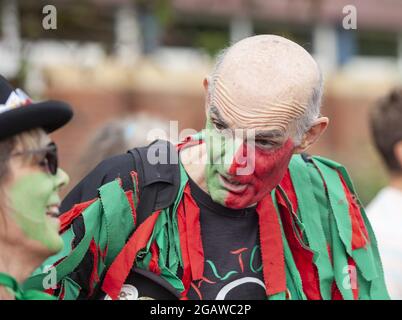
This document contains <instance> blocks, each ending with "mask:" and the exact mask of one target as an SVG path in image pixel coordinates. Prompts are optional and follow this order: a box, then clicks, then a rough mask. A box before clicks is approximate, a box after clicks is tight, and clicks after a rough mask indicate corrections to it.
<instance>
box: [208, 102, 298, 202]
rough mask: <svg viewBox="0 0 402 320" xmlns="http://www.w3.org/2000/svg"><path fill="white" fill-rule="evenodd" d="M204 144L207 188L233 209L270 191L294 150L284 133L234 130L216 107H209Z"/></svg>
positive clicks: (281, 175) (215, 198) (215, 197)
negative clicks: (206, 159) (205, 149)
mask: <svg viewBox="0 0 402 320" xmlns="http://www.w3.org/2000/svg"><path fill="white" fill-rule="evenodd" d="M205 143H206V147H207V153H208V162H207V165H206V180H207V186H208V191H209V193H210V195H211V197H212V199H213V200H214V201H216V202H218V203H220V204H222V205H224V206H226V207H229V208H233V209H240V208H246V207H249V206H251V205H253V204H255V203H257V202H258V201H260V200H261V199H262V198H263V197H264V196H265V195H266V194H268V193H269V192H270V191H272V190H273V189H274V188H275V187H276V186H277V185H278V184H279V182H280V181H281V179H282V177H283V175H284V174H285V172H286V169H287V167H288V164H289V161H290V158H291V156H292V153H293V150H294V143H293V141H292V139H291V138H290V137H289V136H288V135H287V134H286V132H282V131H280V130H278V129H266V130H250V129H249V130H247V129H246V130H235V126H232V125H229V123H228V121H227V120H225V119H224V118H223V117H222V115H221V113H220V111H219V109H218V108H217V107H212V108H210V109H209V113H208V118H207V125H206V130H205Z"/></svg>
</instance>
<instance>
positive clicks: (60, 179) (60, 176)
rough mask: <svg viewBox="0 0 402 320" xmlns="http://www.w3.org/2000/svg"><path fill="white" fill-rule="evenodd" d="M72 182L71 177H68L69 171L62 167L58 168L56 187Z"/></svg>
mask: <svg viewBox="0 0 402 320" xmlns="http://www.w3.org/2000/svg"><path fill="white" fill-rule="evenodd" d="M69 182H70V178H69V177H68V175H67V173H66V172H65V171H64V170H62V169H60V168H59V169H57V174H56V187H57V189H60V188H62V187H64V186H66V185H67V184H68V183H69Z"/></svg>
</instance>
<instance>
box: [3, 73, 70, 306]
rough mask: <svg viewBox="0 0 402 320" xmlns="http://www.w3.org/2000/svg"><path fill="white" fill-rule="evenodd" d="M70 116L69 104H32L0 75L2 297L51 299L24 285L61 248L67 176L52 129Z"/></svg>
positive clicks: (52, 102)
mask: <svg viewBox="0 0 402 320" xmlns="http://www.w3.org/2000/svg"><path fill="white" fill-rule="evenodd" d="M71 117H72V110H71V108H70V107H69V106H68V105H67V104H65V103H63V102H59V101H45V102H38V103H34V102H32V100H31V99H30V98H29V97H28V96H27V95H26V94H25V93H24V92H23V91H22V90H20V89H16V90H14V88H13V87H11V85H10V84H9V83H8V82H7V80H6V79H4V78H3V77H1V76H0V300H1V299H17V300H20V299H21V300H24V299H47V298H51V297H50V296H48V295H46V294H45V293H40V292H36V291H24V290H23V289H22V288H21V286H20V284H21V283H23V282H24V280H25V279H26V278H27V277H28V276H29V275H30V274H31V273H32V272H33V271H34V270H35V269H36V268H37V267H38V266H39V265H40V264H41V263H42V262H43V261H44V260H45V259H46V258H47V257H49V256H51V255H53V254H55V253H57V252H59V251H60V250H61V249H62V247H63V241H62V239H61V238H60V237H59V232H58V231H59V220H58V218H57V215H58V206H59V204H60V198H59V196H58V191H59V189H60V188H61V187H62V186H63V185H65V184H66V183H68V176H67V175H66V173H65V172H64V171H62V170H61V169H59V168H58V167H57V149H56V145H55V144H54V143H53V142H52V141H51V139H50V137H49V136H48V133H50V132H52V131H55V130H56V129H58V128H60V127H62V126H63V125H65V124H66V123H67V122H68V121H69V120H70V119H71Z"/></svg>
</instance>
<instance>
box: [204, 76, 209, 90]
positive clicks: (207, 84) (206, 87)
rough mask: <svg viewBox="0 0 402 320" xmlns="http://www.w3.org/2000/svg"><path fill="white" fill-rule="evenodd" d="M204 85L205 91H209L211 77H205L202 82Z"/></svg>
mask: <svg viewBox="0 0 402 320" xmlns="http://www.w3.org/2000/svg"><path fill="white" fill-rule="evenodd" d="M202 85H203V86H204V89H205V91H206V92H208V87H209V79H208V78H204V81H203V82H202Z"/></svg>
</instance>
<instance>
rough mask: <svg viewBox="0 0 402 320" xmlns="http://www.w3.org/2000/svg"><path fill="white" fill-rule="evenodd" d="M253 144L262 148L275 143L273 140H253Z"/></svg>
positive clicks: (272, 145)
mask: <svg viewBox="0 0 402 320" xmlns="http://www.w3.org/2000/svg"><path fill="white" fill-rule="evenodd" d="M255 144H256V145H258V146H261V147H264V148H268V147H274V146H275V145H276V143H275V142H273V141H269V140H255Z"/></svg>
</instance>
